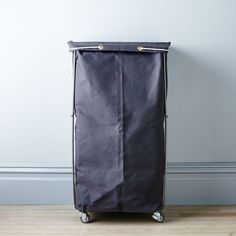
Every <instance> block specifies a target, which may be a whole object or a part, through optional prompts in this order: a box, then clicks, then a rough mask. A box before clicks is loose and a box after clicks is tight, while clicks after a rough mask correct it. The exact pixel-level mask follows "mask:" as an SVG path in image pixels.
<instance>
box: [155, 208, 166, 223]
mask: <svg viewBox="0 0 236 236" xmlns="http://www.w3.org/2000/svg"><path fill="white" fill-rule="evenodd" d="M152 218H153V219H154V220H156V221H157V222H158V223H162V222H164V220H165V217H164V214H163V213H162V212H161V211H156V212H154V214H153V215H152Z"/></svg>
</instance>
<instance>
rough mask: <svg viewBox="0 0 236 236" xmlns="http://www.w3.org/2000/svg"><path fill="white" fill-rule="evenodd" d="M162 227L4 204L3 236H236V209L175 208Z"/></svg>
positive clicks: (131, 218) (0, 212)
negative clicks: (90, 219)
mask: <svg viewBox="0 0 236 236" xmlns="http://www.w3.org/2000/svg"><path fill="white" fill-rule="evenodd" d="M165 215H166V221H165V222H164V223H162V224H160V223H157V222H155V221H153V220H152V219H151V214H121V213H116V214H115V213H103V214H101V213H100V214H95V215H92V217H93V219H94V221H93V222H92V223H89V224H82V223H81V222H80V220H79V215H78V212H77V211H76V210H74V209H73V207H72V206H63V205H60V206H58V205H53V206H52V205H43V206H42V205H41V206H40V205H9V206H7V205H0V235H1V236H2V235H3V236H5V235H17V236H21V235H31V236H33V235H44V236H47V235H66V236H72V235H73V236H75V235H82V236H84V235H86V236H88V235H91V236H108V235H115V236H118V235H122V236H140V235H143V236H149V235H152V236H153V235H163V236H167V235H171V236H174V235H179V236H180V235H201V236H206V235H212V236H213V235H214V236H221V235H227V236H232V235H235V236H236V206H171V207H166V209H165Z"/></svg>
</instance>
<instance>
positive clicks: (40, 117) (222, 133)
mask: <svg viewBox="0 0 236 236" xmlns="http://www.w3.org/2000/svg"><path fill="white" fill-rule="evenodd" d="M235 9H236V1H234V0H178V1H177V0H165V1H161V0H119V1H115V0H86V1H82V0H81V1H80V0H50V1H47V0H40V1H39V0H38V1H30V0H20V1H17V0H2V1H0V33H1V36H0V167H2V168H3V169H4V170H5V171H6V172H7V170H8V167H9V166H10V167H11V168H14V167H16V168H17V170H16V172H17V171H18V172H21V170H22V169H21V168H25V167H27V166H28V167H32V168H37V167H42V168H44V167H45V168H51V167H52V168H54V167H59V168H61V167H62V168H63V167H68V166H70V165H71V118H70V114H71V99H72V96H71V95H72V80H71V77H70V76H71V70H70V68H71V55H70V53H69V52H68V51H67V49H68V48H67V45H66V42H67V41H68V40H75V41H76V40H78V41H97V40H100V41H171V42H172V47H171V50H170V53H169V91H168V92H169V93H168V95H169V96H168V113H169V119H168V161H169V162H179V163H186V162H193V163H195V165H196V166H198V165H197V163H198V162H205V161H206V162H210V163H212V162H213V163H214V162H223V163H225V162H235V161H236V160H235V156H236V155H235V154H236V151H235V146H236V145H235V140H236V125H235V120H236V109H235V108H236V107H235V106H236V105H235V104H236V76H235V75H236V73H235V70H236V59H235V55H236V44H235V42H236V23H235V22H236V14H235ZM183 165H184V164H183ZM222 165H224V164H222ZM200 167H201V168H204V163H203V164H202V163H201V165H200ZM213 168H214V167H213ZM222 168H224V166H223V167H222ZM226 169H227V168H226ZM0 170H1V169H0ZM40 170H41V169H40ZM22 172H23V173H24V171H23V170H22ZM226 172H227V171H226ZM9 173H10V172H9ZM8 176H11V174H9V175H8ZM4 178H5V177H4ZM17 178H18V177H15V179H17ZM224 178H225V177H224ZM230 178H231V177H230ZM230 181H232V178H231V180H230ZM0 182H1V181H0ZM227 183H229V182H227ZM234 184H235V183H234ZM4 186H5V185H4ZM7 186H9V185H8V184H7ZM199 186H201V184H200V185H199ZM204 188H205V187H204ZM205 189H206V188H205ZM0 200H1V199H0Z"/></svg>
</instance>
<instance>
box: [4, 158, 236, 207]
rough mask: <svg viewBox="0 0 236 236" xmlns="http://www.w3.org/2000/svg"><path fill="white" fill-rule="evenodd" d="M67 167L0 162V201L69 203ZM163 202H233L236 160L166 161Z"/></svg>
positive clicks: (235, 195)
mask: <svg viewBox="0 0 236 236" xmlns="http://www.w3.org/2000/svg"><path fill="white" fill-rule="evenodd" d="M71 177H72V169H71V167H70V166H63V165H58V166H54V165H49V164H47V163H44V164H43V163H40V164H24V163H21V164H17V163H13V164H12V163H11V164H6V163H5V164H4V163H2V164H1V163H0V190H1V194H0V204H72V180H71V179H72V178H71ZM166 204H193V205H202V204H236V162H215V163H214V162H211V163H209V162H197V163H193V162H184V163H183V162H182V163H173V162H172V163H168V164H167V171H166Z"/></svg>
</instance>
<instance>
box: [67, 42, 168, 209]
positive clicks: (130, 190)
mask: <svg viewBox="0 0 236 236" xmlns="http://www.w3.org/2000/svg"><path fill="white" fill-rule="evenodd" d="M78 44H79V43H77V44H76V45H77V46H78ZM82 44H83V45H84V43H82ZM113 44H114V45H115V46H114V47H113V48H109V50H108V51H89V50H86V51H79V50H78V51H76V87H75V111H76V127H75V145H76V163H75V169H76V206H77V208H78V209H79V210H80V211H95V212H99V211H100V212H101V211H104V212H105V211H122V212H152V211H155V210H158V209H159V208H161V207H162V198H163V175H164V167H165V157H164V130H163V121H164V78H163V60H162V54H161V53H160V52H156V53H140V52H134V51H129V50H128V51H126V50H121V49H120V48H124V46H125V47H127V45H128V47H130V44H129V43H128V44H124V43H123V44H122V43H117V44H115V43H111V44H110V45H111V46H112V45H113ZM85 45H87V44H85ZM132 45H133V46H135V47H136V46H137V45H134V44H132ZM163 45H164V46H165V47H167V48H168V46H169V44H168V43H166V44H165V43H162V46H163ZM70 46H73V47H74V46H75V45H74V44H73V45H70ZM159 46H160V45H159ZM117 48H119V50H117Z"/></svg>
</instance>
